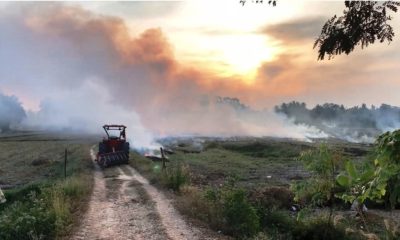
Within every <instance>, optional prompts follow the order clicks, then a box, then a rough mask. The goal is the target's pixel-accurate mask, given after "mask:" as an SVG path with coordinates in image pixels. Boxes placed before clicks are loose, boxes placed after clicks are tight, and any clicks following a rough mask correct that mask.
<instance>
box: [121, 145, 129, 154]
mask: <svg viewBox="0 0 400 240" xmlns="http://www.w3.org/2000/svg"><path fill="white" fill-rule="evenodd" d="M129 149H130V148H129V143H128V142H126V143H125V144H124V149H123V151H124V152H126V153H128V154H129Z"/></svg>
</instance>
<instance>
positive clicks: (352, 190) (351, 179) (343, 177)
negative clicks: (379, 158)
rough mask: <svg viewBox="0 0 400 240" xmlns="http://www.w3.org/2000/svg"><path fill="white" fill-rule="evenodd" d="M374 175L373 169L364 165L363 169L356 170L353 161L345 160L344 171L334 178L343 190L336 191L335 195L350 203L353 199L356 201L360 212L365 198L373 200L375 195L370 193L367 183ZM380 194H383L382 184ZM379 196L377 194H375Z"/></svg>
mask: <svg viewBox="0 0 400 240" xmlns="http://www.w3.org/2000/svg"><path fill="white" fill-rule="evenodd" d="M373 177H374V170H373V169H372V168H371V167H370V166H368V165H366V167H365V168H364V170H363V171H359V170H357V168H356V167H355V165H354V163H353V162H351V161H347V162H346V164H345V172H343V173H340V174H339V175H338V176H337V177H336V180H337V182H338V183H339V185H341V186H342V187H344V189H345V192H343V193H338V194H336V196H337V197H338V198H340V199H342V200H344V201H345V202H348V203H350V204H352V203H353V202H354V201H356V202H357V203H358V209H357V210H358V211H359V212H360V213H362V206H363V204H364V202H365V200H367V199H371V200H374V199H375V196H372V195H371V192H370V191H369V188H368V183H369V182H370V181H371V180H372V179H373ZM379 189H381V191H380V196H381V195H382V194H384V192H382V191H384V186H380V187H379ZM376 197H379V196H376Z"/></svg>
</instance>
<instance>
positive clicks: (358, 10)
mask: <svg viewBox="0 0 400 240" xmlns="http://www.w3.org/2000/svg"><path fill="white" fill-rule="evenodd" d="M398 6H400V2H394V1H386V2H378V1H345V7H346V9H345V10H344V12H343V16H340V17H337V16H336V15H335V16H333V17H332V18H331V19H329V20H328V21H327V22H326V23H325V24H324V26H323V27H322V31H321V34H320V36H319V37H318V39H317V40H316V41H315V43H314V48H316V47H318V60H323V59H324V58H325V56H326V55H328V58H329V59H331V58H332V57H333V56H334V55H340V54H342V53H345V54H349V53H350V52H352V51H353V50H354V48H355V47H356V46H357V45H361V48H364V47H368V45H369V44H373V43H374V42H375V41H376V40H379V42H385V41H387V42H391V41H392V40H393V37H394V32H393V28H392V26H391V25H389V23H388V22H389V21H390V20H391V17H390V16H389V15H388V14H387V12H388V11H387V10H389V11H392V12H397V7H398Z"/></svg>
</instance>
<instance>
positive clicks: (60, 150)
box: [0, 133, 93, 240]
mask: <svg viewBox="0 0 400 240" xmlns="http://www.w3.org/2000/svg"><path fill="white" fill-rule="evenodd" d="M92 144H93V143H92V140H90V139H83V138H81V137H79V136H62V137H60V135H57V137H55V136H53V135H50V134H39V133H29V134H16V135H15V136H7V137H0V148H1V149H2V152H1V156H0V162H1V166H0V173H1V174H0V185H2V186H3V187H5V188H6V189H3V191H4V195H5V198H6V200H7V201H6V202H5V203H4V204H0V239H4V240H7V239H13V240H14V239H22V240H23V239H61V238H63V237H64V236H68V234H69V232H70V231H71V229H72V228H73V227H74V226H75V224H76V223H77V221H78V219H79V216H80V214H82V212H83V211H84V210H85V208H86V201H87V199H88V197H89V196H90V193H91V188H92V177H91V172H90V169H91V167H92V164H91V161H90V156H89V154H88V152H89V149H90V147H91V146H92ZM65 149H67V150H68V152H67V153H68V161H67V169H66V175H67V177H66V178H64V151H65Z"/></svg>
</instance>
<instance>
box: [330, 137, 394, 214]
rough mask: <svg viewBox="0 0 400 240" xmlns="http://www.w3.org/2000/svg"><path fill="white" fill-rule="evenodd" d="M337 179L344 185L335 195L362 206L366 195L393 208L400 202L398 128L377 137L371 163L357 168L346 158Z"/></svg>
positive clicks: (367, 197)
mask: <svg viewBox="0 0 400 240" xmlns="http://www.w3.org/2000/svg"><path fill="white" fill-rule="evenodd" d="M337 182H338V183H339V184H340V185H341V186H344V187H346V188H347V191H346V192H345V193H343V194H340V195H338V196H339V197H340V198H341V199H343V200H345V201H347V202H353V201H357V202H358V203H359V206H362V204H363V203H364V201H365V200H366V199H369V200H372V201H375V202H382V201H383V202H385V204H386V205H388V206H390V207H391V208H394V207H395V205H396V204H398V203H399V202H400V130H397V131H394V132H386V133H384V134H382V135H381V136H379V137H378V139H377V141H376V159H375V161H374V167H371V166H367V167H366V168H365V169H364V170H363V171H362V172H361V171H358V170H357V169H356V167H355V166H354V164H353V163H352V162H347V163H346V172H344V173H341V174H339V175H338V177H337Z"/></svg>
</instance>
